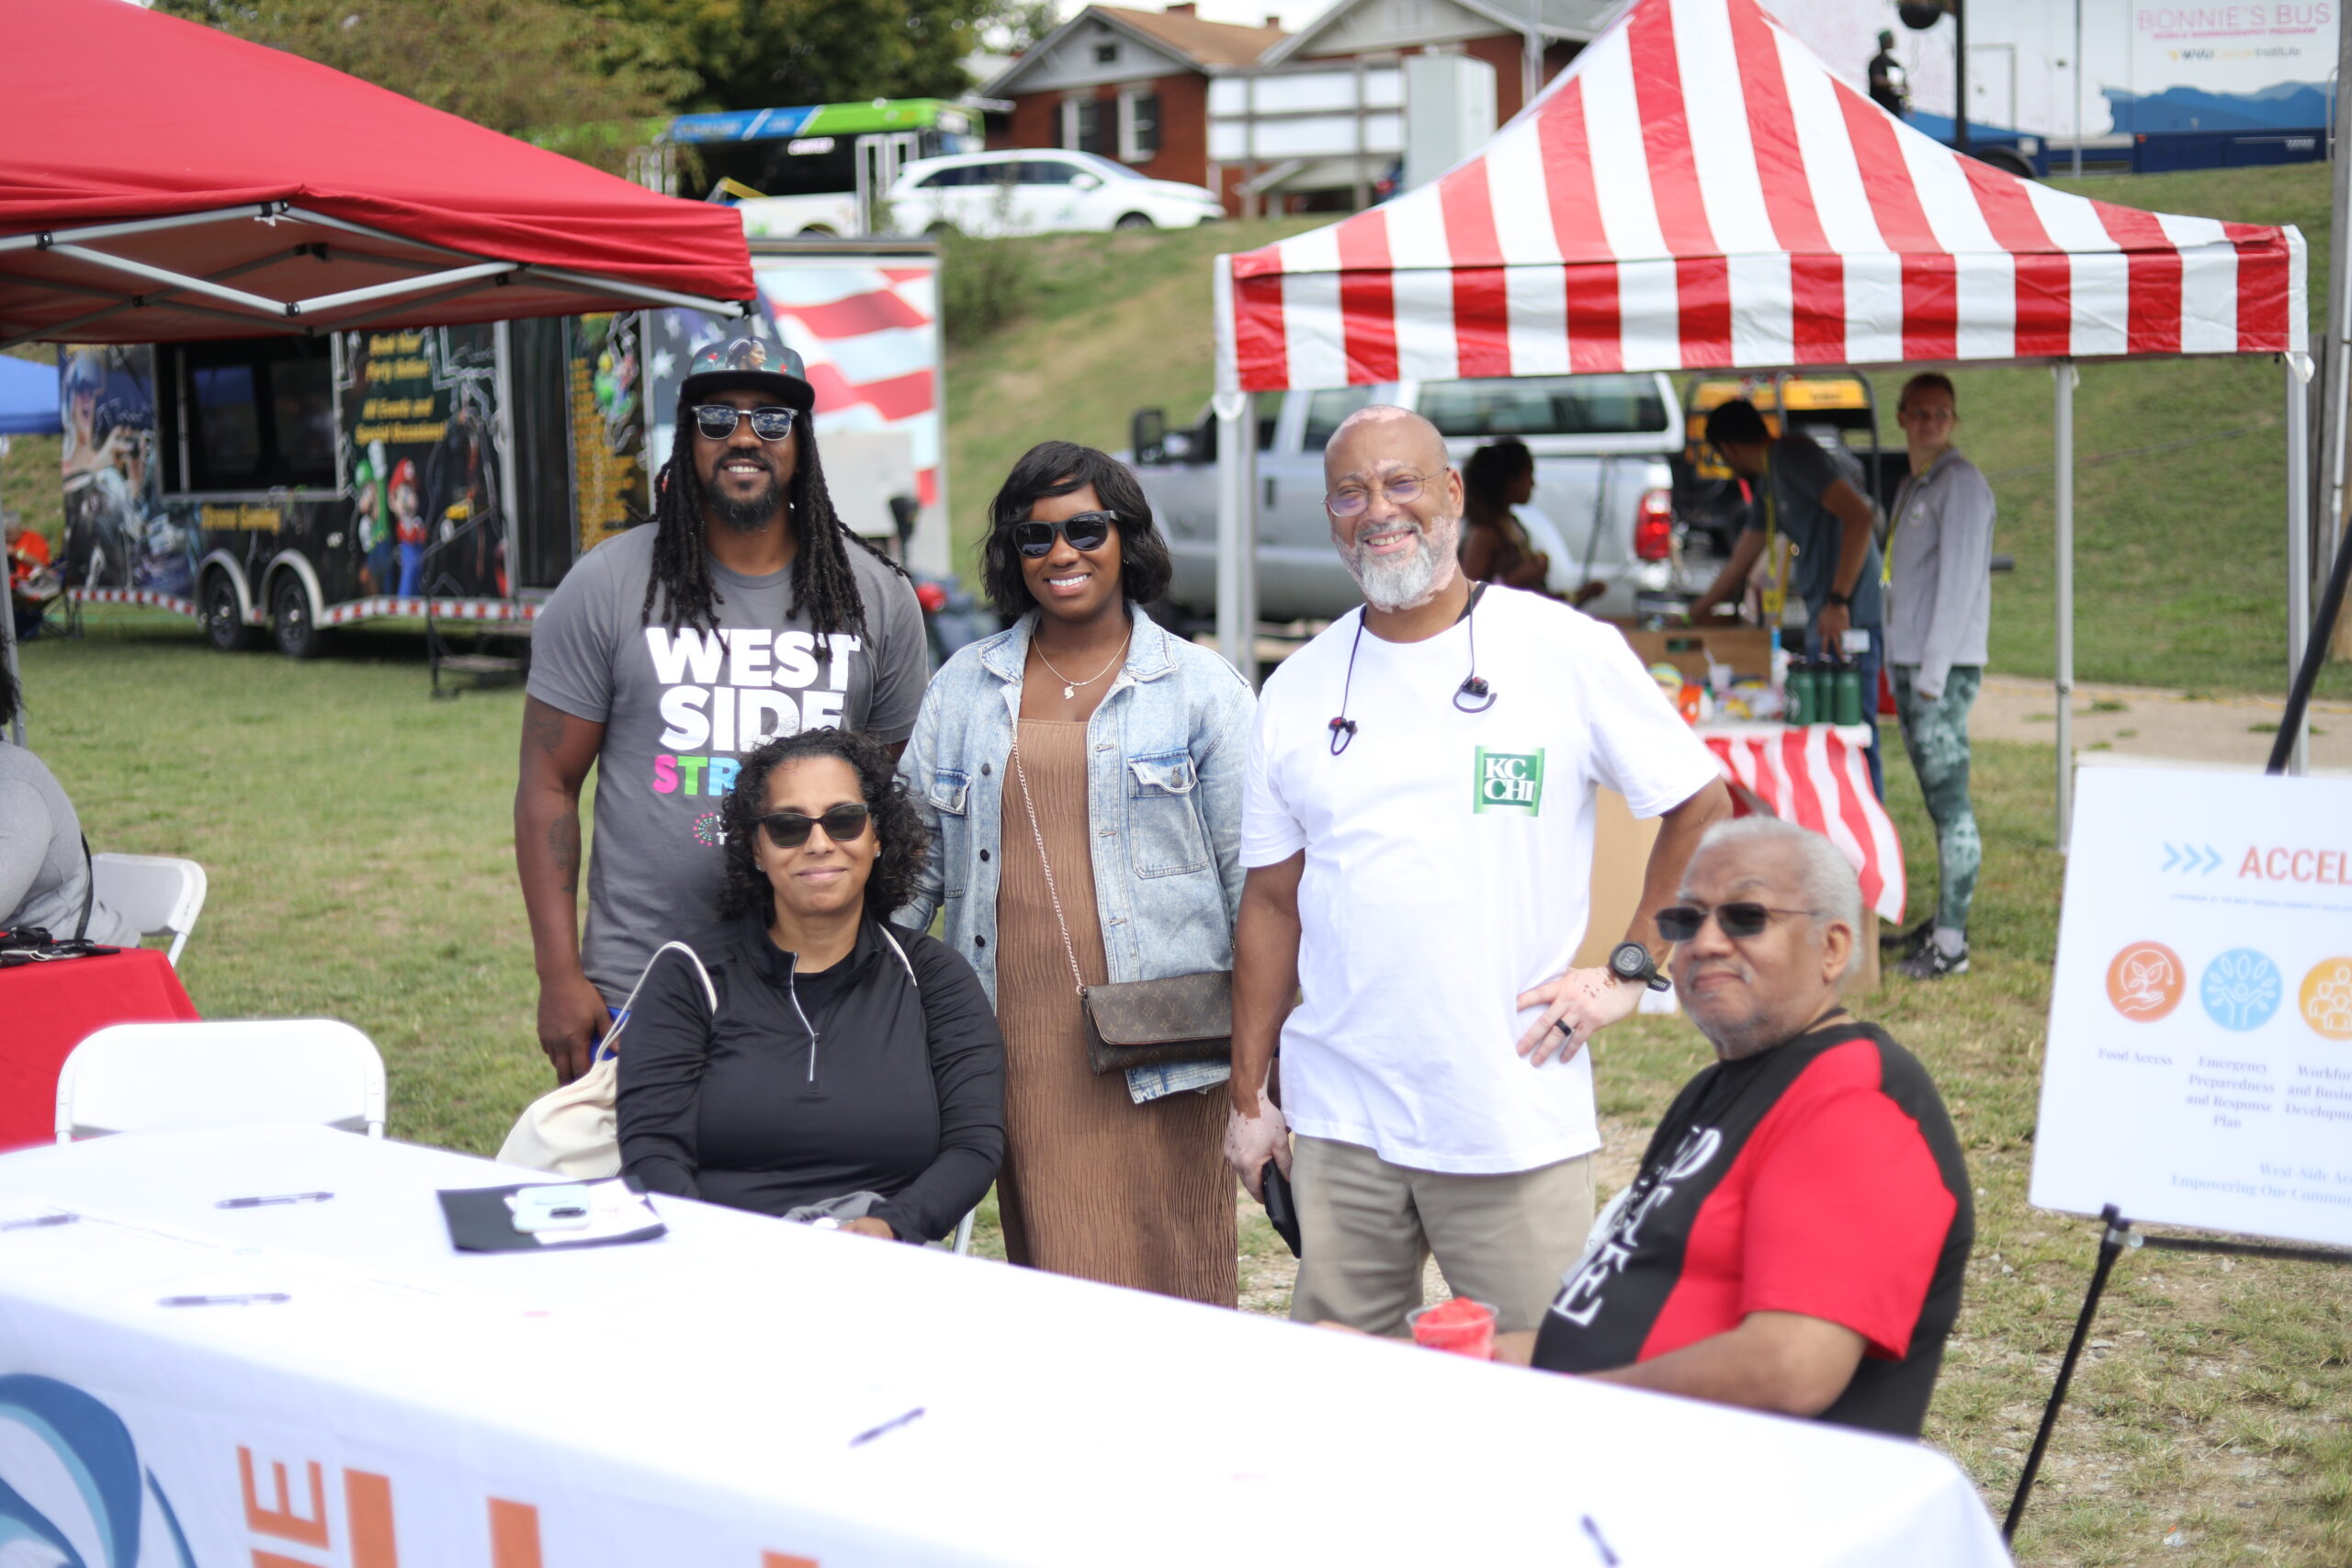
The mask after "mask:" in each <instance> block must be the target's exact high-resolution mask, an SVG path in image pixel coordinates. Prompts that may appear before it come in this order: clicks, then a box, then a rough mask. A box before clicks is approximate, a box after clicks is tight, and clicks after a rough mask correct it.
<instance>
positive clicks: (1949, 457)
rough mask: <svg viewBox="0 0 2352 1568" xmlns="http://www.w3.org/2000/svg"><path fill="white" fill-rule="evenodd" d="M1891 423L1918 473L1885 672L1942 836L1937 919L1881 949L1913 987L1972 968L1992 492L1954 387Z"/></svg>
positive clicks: (1923, 380)
mask: <svg viewBox="0 0 2352 1568" xmlns="http://www.w3.org/2000/svg"><path fill="white" fill-rule="evenodd" d="M1894 417H1895V419H1896V420H1897V422H1899V423H1901V424H1902V426H1903V434H1904V439H1905V442H1906V444H1907V445H1908V446H1909V448H1910V457H1911V471H1910V473H1909V474H1908V475H1906V476H1905V479H1904V481H1903V488H1902V490H1901V491H1898V492H1897V493H1896V495H1895V498H1894V510H1893V511H1892V512H1891V513H1889V514H1888V525H1887V526H1888V536H1887V542H1886V554H1885V562H1886V565H1885V569H1884V570H1885V573H1886V578H1885V591H1886V607H1885V615H1886V662H1887V668H1888V670H1889V671H1890V673H1891V674H1892V676H1893V678H1894V712H1895V718H1896V721H1897V722H1898V723H1899V724H1901V726H1902V728H1903V749H1904V750H1905V751H1906V752H1908V753H1909V754H1910V758H1911V769H1912V772H1914V773H1917V774H1918V776H1919V793H1920V794H1921V795H1924V796H1926V797H1927V803H1928V817H1929V818H1932V819H1933V820H1934V822H1935V825H1936V868H1937V879H1938V880H1937V890H1936V909H1935V913H1934V914H1933V915H1932V916H1930V917H1929V918H1928V919H1925V920H1923V921H1921V922H1920V923H1919V924H1918V925H1917V926H1915V927H1914V928H1912V929H1911V930H1910V931H1904V932H1900V933H1898V934H1895V935H1893V936H1890V937H1888V938H1885V939H1883V940H1884V941H1885V942H1887V944H1888V945H1890V946H1896V947H1901V948H1903V949H1905V950H1906V956H1905V958H1904V959H1903V961H1902V962H1901V963H1899V964H1896V965H1895V967H1896V968H1897V969H1899V970H1900V971H1901V972H1902V973H1903V974H1905V975H1907V976H1910V977H1911V978H1912V979H1915V980H1937V979H1941V978H1943V977H1944V976H1947V975H1960V974H1964V973H1966V972H1967V969H1968V907H1969V902H1970V900H1971V899H1972V898H1973V897H1975V893H1976V874H1977V870H1978V868H1979V867H1980V865H1981V864H1982V863H1983V862H1984V858H1985V846H1984V841H1983V840H1982V839H1980V838H1979V837H1978V835H1977V831H1976V813H1975V811H1974V809H1973V807H1971V805H1970V804H1969V798H1968V710H1969V708H1970V707H1971V706H1972V705H1973V704H1974V703H1975V701H1976V692H1977V688H1978V687H1979V686H1980V685H1982V684H1983V682H1984V679H1985V635H1986V632H1987V630H1988V629H1989V626H1990V623H1991V621H1992V617H1993V578H1992V570H1993V518H1994V502H1993V487H1992V486H1991V485H1989V484H1987V483H1985V476H1984V474H1983V473H1982V472H1980V471H1979V470H1978V468H1977V467H1976V465H1975V464H1973V463H1972V462H1970V461H1969V460H1968V459H1967V458H1966V457H1962V456H1961V454H1960V449H1959V448H1958V447H1956V446H1953V445H1952V435H1953V433H1954V430H1955V428H1956V427H1957V425H1958V424H1959V423H1960V413H1959V411H1958V409H1957V407H1956V406H1955V405H1954V402H1953V400H1952V386H1951V378H1949V377H1945V376H1941V375H1939V374H1937V373H1935V372H1934V371H1928V372H1927V373H1926V374H1924V375H1918V376H1914V377H1912V378H1911V379H1910V380H1909V381H1908V382H1906V383H1905V385H1904V388H1903V396H1902V398H1901V399H1900V400H1898V401H1897V402H1896V404H1895V410H1894Z"/></svg>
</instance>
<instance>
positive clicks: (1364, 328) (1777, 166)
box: [1216, 0, 2309, 756]
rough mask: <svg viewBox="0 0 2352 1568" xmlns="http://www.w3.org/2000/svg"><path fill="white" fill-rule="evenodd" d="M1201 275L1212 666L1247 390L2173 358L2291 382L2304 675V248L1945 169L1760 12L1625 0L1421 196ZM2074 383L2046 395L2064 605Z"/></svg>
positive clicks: (1237, 508) (1244, 574)
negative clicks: (1209, 374) (1211, 492)
mask: <svg viewBox="0 0 2352 1568" xmlns="http://www.w3.org/2000/svg"><path fill="white" fill-rule="evenodd" d="M1217 267H1218V270H1217V274H1216V343H1217V360H1216V387H1217V390H1218V393H1219V397H1218V400H1217V409H1218V413H1219V417H1220V420H1221V422H1222V421H1227V420H1229V421H1231V422H1232V423H1231V427H1230V428H1228V429H1227V430H1224V431H1221V432H1220V439H1219V442H1218V445H1217V451H1218V453H1219V460H1220V463H1221V465H1223V466H1224V468H1225V469H1226V472H1225V475H1224V478H1225V481H1226V482H1225V486H1224V489H1223V492H1222V493H1223V498H1224V500H1223V504H1222V506H1221V509H1220V511H1221V516H1220V524H1221V536H1220V544H1221V546H1223V549H1222V551H1221V555H1222V558H1223V559H1224V560H1225V561H1226V563H1227V567H1226V570H1227V573H1228V581H1229V582H1230V585H1231V587H1232V589H1233V590H1234V592H1231V593H1227V592H1222V591H1223V590H1224V589H1226V587H1227V583H1226V582H1220V584H1219V587H1220V590H1221V592H1220V594H1219V629H1220V633H1221V634H1223V633H1225V632H1226V631H1227V628H1228V620H1227V614H1228V612H1227V605H1228V604H1230V605H1231V606H1232V608H1231V612H1230V613H1231V615H1233V617H1235V618H1234V619H1233V620H1232V621H1231V622H1230V623H1229V625H1230V629H1231V633H1232V635H1231V636H1230V637H1227V638H1226V640H1225V647H1226V650H1227V654H1228V656H1233V655H1237V654H1240V653H1242V652H1243V651H1244V650H1243V649H1242V639H1241V637H1240V636H1239V629H1240V627H1242V626H1248V625H1249V624H1250V621H1251V620H1253V619H1254V615H1249V614H1248V612H1250V610H1251V609H1252V608H1253V607H1254V604H1255V593H1254V591H1253V590H1254V583H1253V582H1251V581H1250V576H1251V575H1252V573H1251V571H1250V568H1251V567H1252V566H1253V565H1254V560H1253V555H1254V552H1252V551H1250V550H1246V549H1244V548H1242V547H1241V537H1242V536H1241V532H1240V530H1241V528H1242V526H1243V525H1244V524H1245V522H1246V521H1247V520H1248V508H1249V505H1250V501H1251V500H1252V492H1253V491H1254V489H1255V485H1254V482H1253V480H1252V479H1251V477H1250V475H1249V474H1248V473H1247V472H1246V469H1247V468H1249V466H1250V462H1251V458H1252V453H1251V446H1250V443H1249V442H1247V441H1243V440H1238V439H1233V438H1232V437H1233V436H1234V435H1235V434H1238V428H1239V421H1240V419H1241V416H1242V410H1243V408H1244V394H1247V393H1250V392H1254V391H1261V390H1272V389H1283V388H1298V387H1336V386H1362V385H1373V384H1379V383H1383V382H1395V381H1419V380H1442V379H1448V378H1455V377H1480V376H1543V375H1549V376H1556V375H1563V374H1570V373H1577V372H1585V371H1614V370H1702V369H1704V370H1715V369H1730V368H1739V369H1777V368H1783V367H1809V366H1871V365H1897V364H1934V365H1953V364H1967V363H1988V362H2009V363H2014V362H2018V361H2021V360H2022V361H2043V362H2059V363H2063V362H2067V361H2079V360H2083V359H2111V358H2121V357H2138V356H2149V355H2191V354H2274V355H2284V356H2286V358H2287V360H2288V362H2289V364H2290V377H2289V381H2288V397H2287V406H2288V440H2289V446H2290V452H2289V482H2288V489H2289V510H2290V533H2291V535H2292V536H2293V538H2294V539H2295V540H2296V541H2297V546H2296V548H2295V550H2294V551H2293V552H2292V554H2293V555H2294V556H2295V558H2296V561H2297V563H2298V564H2296V565H2295V566H2293V568H2292V569H2291V570H2292V577H2293V581H2292V582H2291V584H2290V642H2291V643H2292V644H2293V647H2292V648H2290V660H2291V659H2292V657H2293V656H2294V655H2295V654H2297V653H2299V652H2300V651H2301V641H2302V636H2303V628H2304V626H2305V625H2306V624H2307V616H2306V615H2302V614H2301V612H2300V611H2299V609H2298V604H2299V600H2300V598H2301V597H2302V596H2307V591H2308V581H2309V573H2308V571H2307V570H2302V568H2301V564H2300V560H2301V551H2302V545H2303V542H2304V541H2306V540H2307V535H2306V533H2305V529H2304V526H2303V520H2304V518H2305V513H2306V509H2305V507H2304V504H2303V499H2302V496H2303V483H2304V474H2305V469H2306V465H2305V464H2304V462H2303V460H2302V445H2303V441H2304V401H2303V398H2302V396H2301V379H2302V378H2307V377H2308V373H2309V362H2308V359H2307V357H2306V352H2305V351H2306V343H2305V339H2306V324H2305V317H2306V312H2305V307H2304V284H2305V277H2304V271H2305V256H2304V246H2303V239H2302V236H2301V234H2300V233H2298V232H2297V231H2295V230H2293V229H2291V228H2288V229H2276V228H2263V227H2256V226H2253V225H2248V224H2241V223H2222V222H2217V221H2215V220H2211V219H2205V218H2180V217H2173V216H2169V215H2165V214H2160V213H2152V212H2142V211H2138V210H2136V209H2131V208H2125V207H2118V206H2116V205H2114V204H2112V203H2110V202H2103V201H2094V200H2091V199H2089V198H2087V197H2079V196H2071V195H2067V194H2065V193H2063V192H2060V191H2057V190H2053V189H2052V188H2051V187H2049V186H2044V185H2040V184H2037V183H2035V182H2033V181H2030V180H2024V179H2019V178H2017V177H2016V176H2014V175H2007V174H2004V173H2002V172H2001V171H1999V170H1997V169H1995V168H1993V167H1992V166H1991V165H1989V164H1982V163H1979V162H1977V161H1976V160H1975V159H1973V158H1968V157H1963V156H1962V155H1961V154H1959V153H1957V152H1953V151H1952V150H1951V149H1950V148H1948V147H1945V146H1943V145H1942V144H1940V143H1939V142H1937V141H1932V140H1930V139H1929V138H1928V137H1927V136H1925V135H1923V134H1921V133H1920V132H1918V131H1917V130H1913V129H1911V128H1910V127H1909V126H1907V125H1905V124H1904V123H1903V122H1902V121H1901V120H1899V119H1896V118H1894V117H1893V116H1891V115H1889V114H1887V113H1886V112H1885V111H1883V110H1882V109H1881V108H1879V107H1878V106H1876V105H1875V104H1873V103H1871V101H1870V99H1869V98H1868V97H1867V96H1864V95H1863V94H1861V93H1860V92H1857V91H1856V90H1855V89H1854V88H1853V87H1852V86H1850V85H1848V84H1847V83H1846V82H1844V81H1842V80H1840V79H1839V78H1838V76H1837V75H1836V74H1835V73H1832V72H1831V71H1830V70H1829V69H1828V67H1826V65H1824V64H1823V63H1822V62H1821V61H1820V60H1819V58H1818V57H1816V56H1815V55H1814V54H1813V53H1812V52H1811V51H1808V50H1807V49H1806V48H1805V46H1804V44H1803V43H1801V42H1799V41H1798V40H1797V39H1796V38H1795V37H1794V36H1793V35H1792V34H1791V33H1790V32H1788V31H1787V30H1786V29H1784V28H1781V25H1780V24H1779V23H1778V22H1777V21H1775V20H1774V19H1773V18H1772V17H1771V16H1770V13H1769V12H1767V11H1766V10H1765V9H1764V8H1763V7H1762V6H1759V5H1758V4H1757V0H1635V3H1634V5H1632V6H1629V7H1628V8H1627V9H1626V11H1625V12H1624V13H1623V15H1621V16H1620V17H1618V19H1617V20H1616V22H1615V23H1614V24H1613V25H1612V26H1611V27H1610V28H1609V29H1608V30H1607V31H1605V32H1604V33H1602V34H1601V36H1600V37H1599V38H1597V39H1594V40H1593V41H1592V43H1591V44H1589V46H1587V47H1586V49H1585V51H1583V52H1582V53H1581V54H1579V55H1578V56H1577V59H1576V62H1575V63H1574V64H1572V65H1570V66H1569V67H1568V69H1567V70H1566V72H1564V73H1561V74H1560V75H1559V76H1558V77H1557V78H1555V80H1554V81H1553V82H1552V83H1551V85H1549V86H1548V87H1547V88H1545V90H1544V93H1543V94H1542V95H1541V96H1538V97H1537V98H1536V99H1535V100H1534V101H1533V102H1532V103H1531V104H1530V105H1529V106H1528V107H1526V109H1524V110H1523V111H1522V112H1521V113H1520V114H1519V115H1518V116H1517V117H1516V118H1514V119H1512V120H1511V122H1510V124H1509V125H1507V126H1505V127H1504V128H1503V129H1502V130H1499V131H1498V132H1497V133H1496V134H1495V136H1494V138H1493V139H1492V140H1491V141H1488V142H1487V144H1486V145H1485V146H1484V147H1483V148H1481V149H1480V150H1479V151H1478V152H1477V153H1476V154H1475V155H1474V156H1473V157H1471V158H1470V159H1468V160H1467V161H1466V162H1464V163H1463V164H1461V165H1459V166H1458V167H1456V168H1454V169H1453V170H1452V171H1451V172H1449V173H1448V174H1446V175H1444V176H1442V178H1440V179H1439V180H1437V181H1436V182H1434V183H1433V184H1430V185H1428V186H1421V187H1419V188H1418V189H1415V190H1412V191H1409V192H1408V193H1407V194H1405V195H1403V196H1401V197H1397V199H1396V200H1394V201H1391V202H1389V203H1387V204H1386V205H1385V206H1383V207H1377V208H1374V209H1371V210H1370V211H1367V212H1363V213H1359V214H1357V215H1356V216H1354V217H1351V218H1349V219H1346V220H1343V221H1340V222H1338V223H1334V224H1331V225H1329V227H1326V228H1322V229H1317V230H1314V231H1310V232H1307V233H1305V234H1301V235H1298V236H1296V237H1295V238H1293V239H1288V240H1283V241H1281V242H1279V243H1275V244H1272V245H1268V246H1266V247H1264V248H1263V249H1261V250H1256V251H1250V252H1246V253H1244V254H1238V255H1231V256H1223V257H1220V258H1218V263H1217ZM2073 380H2074V378H2073V376H2072V375H2071V373H2062V374H2060V375H2059V376H2058V377H2057V384H2058V392H2057V407H2056V415H2057V422H2058V437H2059V442H2060V449H2059V453H2058V458H2059V462H2058V474H2059V479H2058V499H2059V526H2060V534H2061V574H2062V581H2061V585H2060V586H2061V589H2062V602H2063V600H2064V592H2063V591H2064V589H2065V588H2066V587H2067V586H2068V581H2067V580H2068V576H2069V574H2068V571H2067V565H2066V551H2067V550H2068V549H2069V548H2070V547H2071V534H2070V530H2071V526H2072V522H2073V515H2072V505H2073V479H2072V468H2073V461H2072V457H2073V454H2072V435H2073V428H2072V397H2071V392H2072V386H2073ZM1223 530H1229V531H1223ZM1251 532H1252V534H1253V535H1254V529H1252V530H1251ZM2069 613H2070V612H2068V611H2067V610H2065V609H2063V608H2062V610H2061V617H2062V618H2061V625H2060V637H2061V644H2062V647H2061V660H2062V662H2061V667H2060V679H2061V688H2062V692H2063V691H2065V690H2071V687H2072V660H2071V653H2072V641H2071V626H2070V625H2069V624H2068V621H2067V619H2066V617H2067V616H2068V615H2069ZM2290 669H2291V663H2290ZM2059 712H2060V714H2061V716H2062V720H2061V722H2062V723H2063V722H2064V718H2063V716H2064V714H2065V712H2066V708H2065V705H2064V703H2063V702H2062V703H2061V705H2060V708H2059ZM2061 739H2062V749H2061V755H2062V756H2063V755H2064V747H2063V740H2064V736H2062V737H2061Z"/></svg>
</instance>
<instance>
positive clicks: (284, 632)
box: [269, 571, 326, 659]
mask: <svg viewBox="0 0 2352 1568" xmlns="http://www.w3.org/2000/svg"><path fill="white" fill-rule="evenodd" d="M269 632H270V637H272V638H273V639H274V640H275V641H276V642H277V651H278V652H280V653H282V654H284V655H286V657H287V658H288V659H316V658H317V657H318V656H319V655H320V654H321V653H322V652H323V651H324V650H325V649H326V633H325V632H324V631H323V630H322V629H321V627H320V626H319V616H318V610H317V607H316V606H315V605H313V604H311V592H310V590H309V589H307V588H305V587H303V586H302V580H301V579H300V577H298V576H296V575H295V574H294V573H293V572H290V571H281V572H279V573H278V574H277V582H276V583H275V584H273V585H272V586H271V588H270V591H269Z"/></svg>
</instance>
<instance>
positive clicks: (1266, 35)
mask: <svg viewBox="0 0 2352 1568" xmlns="http://www.w3.org/2000/svg"><path fill="white" fill-rule="evenodd" d="M1283 37H1284V34H1283V30H1282V28H1279V27H1277V26H1275V25H1274V23H1273V18H1272V17H1269V18H1267V25H1266V26H1264V27H1261V28H1249V27H1237V26H1234V25H1233V24H1231V23H1227V22H1211V21H1205V20H1204V19H1203V18H1201V17H1197V16H1195V15H1193V6H1192V5H1191V4H1189V3H1187V4H1182V5H1175V6H1169V7H1168V9H1166V10H1165V11H1136V10H1130V9H1128V8H1126V7H1125V6H1087V7H1086V8H1085V9H1084V10H1082V11H1080V12H1079V13H1078V14H1077V15H1076V16H1074V17H1071V18H1070V19H1069V21H1067V22H1064V23H1063V24H1062V25H1061V26H1060V27H1058V28H1055V29H1054V31H1053V32H1052V33H1050V34H1048V35H1047V36H1046V38H1045V39H1044V40H1043V41H1041V42H1040V43H1039V44H1038V45H1037V46H1036V47H1035V49H1033V50H1031V51H1029V52H1028V53H1026V54H1024V55H1023V56H1022V57H1021V58H1020V59H1018V60H1016V61H1014V62H1012V64H1011V65H1009V66H1007V67H1006V68H1005V69H1004V70H1003V71H1002V72H1001V73H999V74H998V75H997V76H996V78H995V79H994V80H993V81H991V82H989V84H988V85H987V86H985V87H983V88H982V89H981V92H982V94H983V95H984V96H988V97H991V98H1000V99H1004V100H1007V101H1009V102H1010V103H1011V104H1012V112H1011V113H1010V114H1007V115H1003V116H1001V117H1000V116H998V115H994V114H991V115H990V116H989V142H988V144H989V147H991V148H997V147H1068V148H1071V149H1075V150H1077V151H1080V152H1095V153H1099V154H1101V155H1102V156H1103V157H1105V158H1114V159H1117V160H1118V161H1119V162H1121V163H1123V164H1127V165H1129V166H1130V167H1132V168H1134V169H1135V170H1136V173H1138V174H1141V175H1147V176H1148V177H1150V178H1152V179H1160V180H1182V181H1183V182H1184V183H1186V184H1187V185H1206V184H1208V183H1209V157H1208V78H1209V77H1210V75H1211V74H1213V73H1223V72H1227V71H1235V70H1238V69H1241V68H1243V67H1247V66H1249V65H1250V64H1253V63H1255V62H1256V61H1257V60H1258V58H1259V57H1260V56H1261V55H1262V54H1264V53H1265V52H1266V51H1268V50H1269V49H1271V48H1272V47H1273V46H1274V45H1276V44H1278V43H1280V42H1281V41H1282V40H1283Z"/></svg>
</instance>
